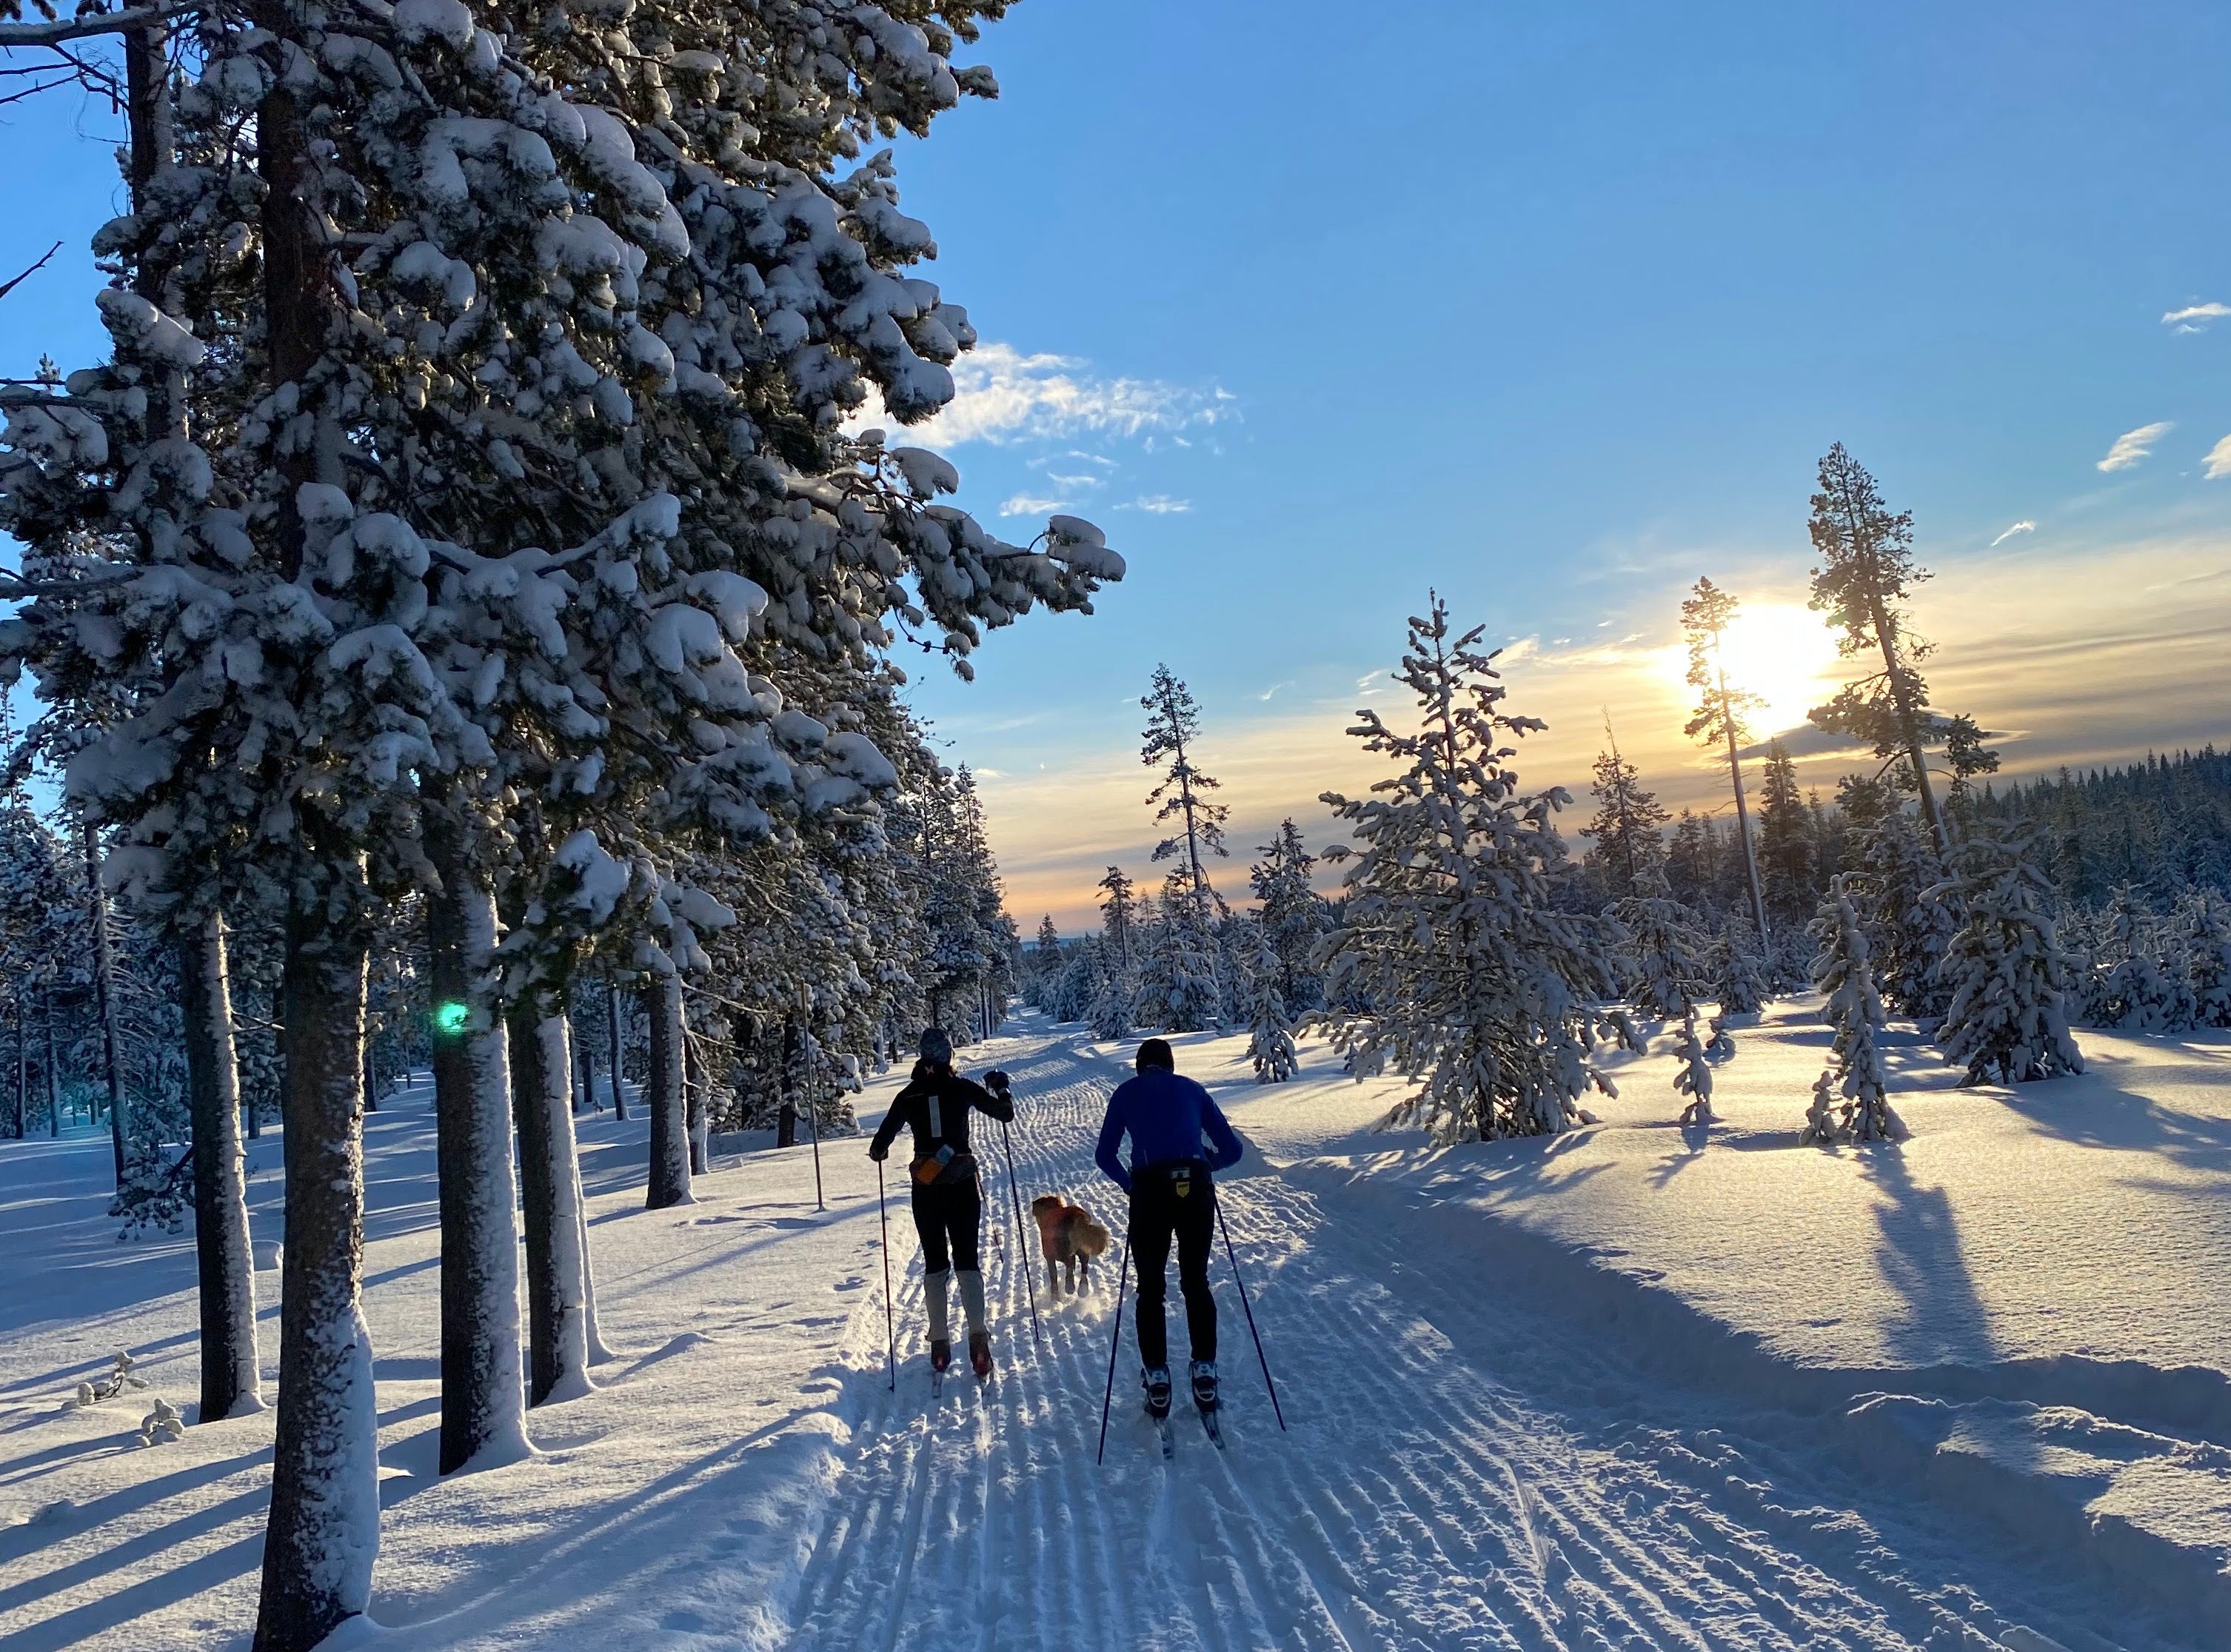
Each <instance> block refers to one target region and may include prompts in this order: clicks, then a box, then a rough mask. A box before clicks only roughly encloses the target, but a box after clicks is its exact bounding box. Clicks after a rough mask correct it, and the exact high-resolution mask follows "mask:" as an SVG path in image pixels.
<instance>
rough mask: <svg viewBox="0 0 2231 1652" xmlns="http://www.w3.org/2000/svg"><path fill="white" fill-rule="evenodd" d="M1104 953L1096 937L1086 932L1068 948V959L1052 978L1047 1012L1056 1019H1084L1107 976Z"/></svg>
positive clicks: (1104, 950)
mask: <svg viewBox="0 0 2231 1652" xmlns="http://www.w3.org/2000/svg"><path fill="white" fill-rule="evenodd" d="M1105 956H1106V948H1105V947H1104V945H1103V943H1102V942H1101V940H1100V937H1099V936H1093V935H1088V936H1085V937H1084V938H1083V940H1081V941H1079V942H1078V943H1077V944H1076V945H1075V946H1073V947H1071V948H1070V949H1069V961H1068V962H1066V963H1064V964H1063V965H1062V969H1061V974H1060V975H1059V976H1058V977H1057V979H1056V980H1055V981H1054V984H1053V995H1052V996H1051V998H1050V999H1049V1000H1048V1001H1047V1003H1046V1013H1047V1014H1050V1015H1051V1016H1052V1017H1053V1018H1054V1020H1057V1021H1081V1020H1084V1019H1085V1017H1086V1016H1087V1015H1088V1014H1090V1013H1091V1009H1092V1005H1093V1002H1094V1001H1095V1000H1096V998H1097V997H1098V996H1099V994H1100V988H1101V986H1102V984H1103V982H1104V981H1106V980H1107V977H1108V971H1107V969H1106V968H1105V965H1104V962H1103V961H1104V959H1105Z"/></svg>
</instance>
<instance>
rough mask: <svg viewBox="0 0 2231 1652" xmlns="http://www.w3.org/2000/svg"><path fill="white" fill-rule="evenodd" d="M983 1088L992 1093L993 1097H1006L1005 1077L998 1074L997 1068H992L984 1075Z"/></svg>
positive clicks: (1002, 1073) (1001, 1073)
mask: <svg viewBox="0 0 2231 1652" xmlns="http://www.w3.org/2000/svg"><path fill="white" fill-rule="evenodd" d="M984 1087H985V1088H986V1090H989V1091H990V1092H993V1094H994V1095H999V1096H1004V1095H1006V1093H1007V1075H1006V1073H1004V1072H1000V1071H999V1068H997V1067H993V1069H992V1070H991V1071H990V1072H987V1073H986V1074H985V1075H984Z"/></svg>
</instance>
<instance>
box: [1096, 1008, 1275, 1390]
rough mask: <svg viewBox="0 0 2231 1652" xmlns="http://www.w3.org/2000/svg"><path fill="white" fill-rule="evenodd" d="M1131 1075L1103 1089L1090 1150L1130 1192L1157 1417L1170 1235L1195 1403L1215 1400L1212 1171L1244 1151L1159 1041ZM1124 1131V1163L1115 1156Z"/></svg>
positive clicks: (1142, 1326)
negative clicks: (1104, 1108)
mask: <svg viewBox="0 0 2231 1652" xmlns="http://www.w3.org/2000/svg"><path fill="white" fill-rule="evenodd" d="M1135 1066H1136V1069H1137V1076H1135V1077H1134V1078H1130V1079H1125V1080H1124V1081H1123V1082H1122V1084H1121V1085H1117V1086H1116V1090H1115V1094H1114V1095H1112V1096H1110V1097H1109V1098H1108V1117H1107V1118H1105V1119H1104V1120H1103V1122H1102V1124H1101V1126H1100V1146H1099V1150H1098V1151H1096V1153H1095V1154H1094V1155H1093V1157H1094V1159H1095V1160H1096V1163H1098V1164H1099V1166H1100V1168H1101V1169H1103V1171H1105V1172H1106V1173H1107V1174H1108V1176H1109V1179H1110V1180H1112V1181H1113V1182H1115V1184H1116V1185H1117V1186H1118V1187H1120V1188H1122V1189H1123V1191H1124V1192H1126V1193H1128V1194H1129V1195H1131V1254H1132V1256H1133V1258H1134V1259H1135V1260H1136V1261H1137V1262H1138V1265H1139V1319H1138V1324H1139V1359H1140V1363H1141V1365H1142V1366H1143V1367H1144V1369H1143V1370H1141V1373H1140V1377H1141V1381H1142V1382H1143V1383H1144V1384H1145V1386H1146V1390H1147V1410H1148V1415H1150V1416H1153V1417H1154V1418H1155V1419H1156V1420H1157V1421H1158V1422H1159V1421H1160V1420H1161V1418H1163V1417H1166V1416H1168V1415H1169V1411H1170V1368H1169V1331H1168V1329H1167V1326H1166V1325H1165V1324H1164V1322H1163V1315H1162V1304H1163V1301H1164V1299H1166V1298H1167V1294H1168V1280H1167V1272H1168V1267H1169V1256H1170V1241H1171V1239H1172V1238H1173V1237H1174V1238H1175V1239H1176V1241H1177V1246H1178V1288H1179V1289H1180V1291H1182V1292H1184V1293H1185V1305H1186V1331H1187V1336H1188V1337H1189V1338H1190V1339H1191V1341H1192V1344H1193V1368H1192V1375H1193V1403H1194V1404H1195V1405H1197V1406H1199V1407H1200V1409H1202V1410H1203V1411H1213V1410H1214V1409H1216V1403H1217V1396H1216V1298H1215V1296H1214V1295H1213V1294H1212V1292H1211V1291H1210V1290H1209V1285H1208V1251H1209V1243H1210V1241H1211V1240H1212V1237H1213V1236H1214V1234H1215V1228H1216V1186H1215V1183H1214V1182H1212V1181H1211V1180H1210V1179H1209V1178H1210V1174H1211V1172H1212V1171H1216V1170H1221V1169H1225V1167H1226V1166H1227V1165H1232V1164H1237V1163H1238V1162H1239V1157H1240V1155H1241V1154H1242V1153H1244V1152H1245V1148H1244V1147H1243V1146H1242V1145H1241V1144H1240V1140H1239V1137H1238V1136H1237V1135H1236V1134H1234V1133H1233V1130H1232V1126H1231V1124H1229V1123H1228V1122H1227V1121H1226V1120H1225V1117H1224V1114H1223V1112H1222V1111H1219V1108H1218V1107H1217V1105H1216V1101H1215V1098H1213V1097H1212V1096H1211V1095H1210V1094H1209V1093H1208V1092H1207V1091H1206V1090H1205V1089H1203V1088H1202V1087H1201V1086H1200V1085H1198V1084H1195V1083H1194V1082H1193V1080H1192V1079H1183V1078H1180V1077H1179V1076H1178V1072H1177V1060H1176V1058H1175V1057H1174V1056H1173V1055H1172V1054H1171V1053H1170V1046H1169V1045H1168V1044H1167V1042H1166V1041H1165V1040H1161V1039H1158V1038H1150V1039H1148V1040H1146V1042H1144V1043H1143V1044H1141V1045H1140V1046H1139V1054H1138V1059H1137V1060H1136V1062H1135ZM1127 1135H1128V1137H1130V1138H1131V1163H1130V1164H1129V1166H1128V1168H1126V1167H1125V1165H1124V1163H1123V1160H1122V1145H1123V1138H1124V1137H1125V1136H1127Z"/></svg>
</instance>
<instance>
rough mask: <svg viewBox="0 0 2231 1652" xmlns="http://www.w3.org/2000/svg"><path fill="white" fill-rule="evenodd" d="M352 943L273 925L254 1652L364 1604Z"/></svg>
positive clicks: (360, 1158)
mask: <svg viewBox="0 0 2231 1652" xmlns="http://www.w3.org/2000/svg"><path fill="white" fill-rule="evenodd" d="M366 951H367V948H366V945H365V936H363V935H362V933H361V932H359V931H357V930H354V929H352V928H346V929H342V930H338V931H337V930H336V929H335V927H334V926H333V924H332V923H331V922H330V921H329V920H328V919H327V917H326V915H325V914H324V913H323V912H322V911H320V912H308V911H305V910H301V908H299V907H297V908H296V909H295V910H292V911H290V912H289V913H288V917H287V939H286V954H285V962H284V964H283V966H282V969H283V982H282V994H283V996H284V999H285V1001H286V1013H287V1019H286V1027H287V1064H286V1124H287V1130H286V1147H285V1156H286V1166H287V1241H286V1247H285V1256H284V1262H283V1267H282V1271H281V1300H282V1302H283V1304H284V1308H285V1312H283V1313H282V1314H281V1318H280V1332H279V1418H278V1431H277V1437H276V1439H275V1441H274V1443H273V1447H272V1454H271V1514H270V1519H269V1523H268V1526H267V1527H266V1530H265V1534H264V1539H263V1582H262V1599H261V1601H260V1603H259V1604H258V1607H257V1610H256V1620H255V1652H310V1649H312V1648H314V1647H315V1646H316V1645H317V1643H318V1642H320V1641H322V1640H323V1639H325V1637H326V1636H328V1635H330V1634H332V1633H333V1630H334V1629H336V1628H338V1627H339V1626H340V1624H341V1623H343V1622H344V1621H345V1620H346V1619H348V1618H351V1617H353V1616H358V1615H359V1614H360V1613H362V1612H363V1611H364V1610H365V1608H366V1607H367V1606H368V1605H369V1604H370V1603H371V1599H372V1563H373V1561H374V1560H375V1559H376V1558H378V1552H379V1459H378V1444H379V1411H378V1402H377V1398H376V1396H375V1393H374V1390H373V1386H372V1336H371V1332H370V1331H369V1330H368V1329H367V1328H366V1326H365V1320H364V1309H363V1305H362V1302H361V1300H360V1296H359V1292H360V1289H361V1286H362V1283H363V1272H364V1140H363V1124H364V1120H363V1115H362V1114H361V1112H360V1111H359V1109H360V1108H361V1106H362V1105H363V1102H364V1080H363V1075H362V1072H361V1068H362V1064H363V1050H364V985H365V954H366Z"/></svg>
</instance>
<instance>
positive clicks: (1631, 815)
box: [1587, 718, 1672, 900]
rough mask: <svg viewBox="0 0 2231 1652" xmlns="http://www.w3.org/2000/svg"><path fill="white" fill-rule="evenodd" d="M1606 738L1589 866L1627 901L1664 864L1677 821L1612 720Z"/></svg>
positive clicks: (1593, 786) (1607, 889)
mask: <svg viewBox="0 0 2231 1652" xmlns="http://www.w3.org/2000/svg"><path fill="white" fill-rule="evenodd" d="M1604 738H1605V740H1606V741H1607V742H1608V743H1607V748H1606V749H1604V750H1602V751H1600V752H1598V753H1597V754H1596V761H1595V767H1594V771H1593V778H1592V779H1591V780H1590V781H1589V784H1588V790H1589V791H1590V792H1591V793H1593V794H1594V797H1595V800H1596V812H1595V814H1594V818H1592V819H1591V820H1589V821H1588V826H1587V831H1588V837H1589V839H1591V843H1592V846H1591V847H1590V848H1589V850H1588V862H1587V864H1588V868H1589V870H1590V871H1593V872H1594V874H1595V878H1596V882H1597V884H1598V886H1599V887H1600V888H1601V890H1602V891H1603V892H1604V893H1605V895H1607V897H1610V898H1612V899H1614V900H1624V899H1626V897H1629V896H1632V895H1635V894H1638V893H1639V892H1641V891H1642V889H1643V886H1644V884H1645V881H1646V879H1647V878H1649V877H1650V875H1651V874H1652V872H1654V871H1658V869H1659V867H1660V866H1662V865H1664V863H1665V838H1664V836H1663V835H1662V834H1663V832H1664V829H1665V822H1666V821H1667V820H1670V819H1672V816H1671V815H1669V814H1668V813H1666V812H1665V806H1664V805H1663V804H1661V803H1659V800H1658V794H1657V793H1655V792H1653V791H1652V790H1650V789H1649V788H1648V787H1646V786H1645V785H1643V783H1642V774H1641V771H1640V770H1639V769H1638V768H1635V766H1634V765H1633V763H1632V762H1630V761H1627V760H1626V758H1625V757H1623V756H1621V755H1620V749H1619V742H1618V740H1617V739H1616V738H1614V737H1613V735H1612V731H1611V722H1610V720H1609V719H1608V718H1607V719H1606V720H1605V722H1604Z"/></svg>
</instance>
